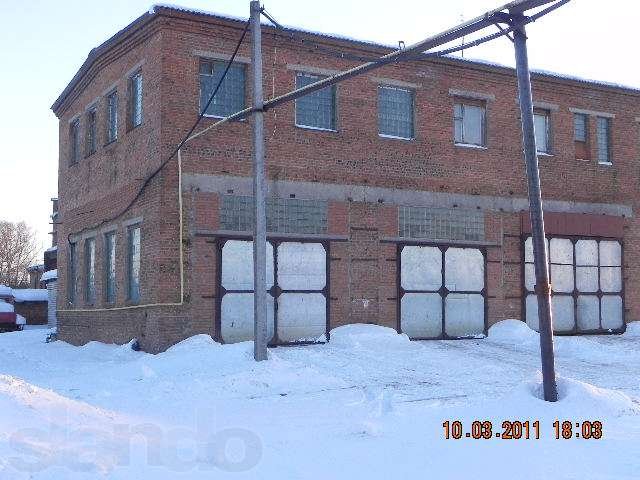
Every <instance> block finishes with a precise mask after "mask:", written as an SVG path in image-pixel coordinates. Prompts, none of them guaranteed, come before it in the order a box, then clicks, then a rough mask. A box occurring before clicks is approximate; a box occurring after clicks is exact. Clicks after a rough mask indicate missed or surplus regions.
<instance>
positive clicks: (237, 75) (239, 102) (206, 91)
mask: <svg viewBox="0 0 640 480" xmlns="http://www.w3.org/2000/svg"><path fill="white" fill-rule="evenodd" d="M226 66H227V62H223V61H217V60H201V61H200V112H202V111H203V110H204V108H205V106H206V105H207V102H208V101H209V99H210V98H211V95H212V94H213V91H214V90H215V88H216V86H217V85H218V82H220V79H221V78H222V74H223V73H224V70H225V68H226ZM244 108H245V67H244V65H239V64H232V65H231V66H230V67H229V71H228V72H227V75H226V77H224V80H223V81H222V84H221V85H220V88H219V89H218V93H216V96H215V97H214V98H213V100H212V101H211V103H210V104H209V107H208V108H207V110H206V112H204V113H205V114H206V115H210V116H213V117H227V116H229V115H231V114H234V113H236V112H239V111H240V110H242V109H244Z"/></svg>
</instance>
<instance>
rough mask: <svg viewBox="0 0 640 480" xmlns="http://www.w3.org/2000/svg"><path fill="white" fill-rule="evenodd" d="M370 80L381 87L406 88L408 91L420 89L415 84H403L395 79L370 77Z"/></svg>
mask: <svg viewBox="0 0 640 480" xmlns="http://www.w3.org/2000/svg"><path fill="white" fill-rule="evenodd" d="M370 80H371V81H372V82H374V83H377V84H378V85H380V86H381V87H385V86H389V87H400V88H408V89H410V90H418V89H419V88H420V85H418V84H417V83H411V82H404V81H402V80H396V79H395V78H385V77H370Z"/></svg>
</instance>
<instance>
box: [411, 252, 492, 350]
mask: <svg viewBox="0 0 640 480" xmlns="http://www.w3.org/2000/svg"><path fill="white" fill-rule="evenodd" d="M399 248H400V292H399V295H400V329H401V331H402V332H403V333H406V334H407V335H408V336H409V337H410V338H414V339H438V338H464V337H474V336H478V335H482V334H484V333H485V332H486V299H485V297H486V295H485V293H486V290H485V255H484V253H483V252H482V251H481V250H480V249H477V248H458V247H440V246H414V245H405V246H400V247H399Z"/></svg>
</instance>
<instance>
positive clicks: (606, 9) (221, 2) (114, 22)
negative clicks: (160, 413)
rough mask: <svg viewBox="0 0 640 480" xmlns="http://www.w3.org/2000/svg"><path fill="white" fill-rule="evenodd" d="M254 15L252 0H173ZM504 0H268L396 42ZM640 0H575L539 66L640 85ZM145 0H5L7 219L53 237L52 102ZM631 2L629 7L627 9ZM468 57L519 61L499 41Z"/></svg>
mask: <svg viewBox="0 0 640 480" xmlns="http://www.w3.org/2000/svg"><path fill="white" fill-rule="evenodd" d="M172 3H174V4H179V5H185V6H190V7H193V8H201V9H206V10H211V11H215V12H220V13H225V14H230V15H235V16H243V17H246V16H247V15H248V10H249V2H248V0H184V1H182V0H173V2H172ZM503 3H505V2H504V0H503V1H500V0H446V1H441V0H402V1H399V0H397V1H389V0H323V1H304V0H265V2H264V5H265V7H266V8H267V10H268V11H269V12H270V13H271V14H273V15H274V17H275V18H276V19H277V20H278V21H279V22H281V23H284V24H287V25H292V26H298V27H302V28H306V29H310V30H315V31H321V32H327V33H336V34H341V35H346V36H349V37H354V38H359V39H364V40H373V41H377V42H381V43H387V44H394V45H395V44H397V42H398V41H399V40H403V41H405V42H406V43H407V44H409V43H411V42H415V41H418V40H420V39H422V38H425V37H428V36H430V35H432V34H434V33H437V32H439V31H442V30H443V29H446V28H448V27H451V26H453V25H454V24H456V23H459V22H460V20H461V19H465V20H468V19H470V18H473V17H475V16H477V15H479V14H481V13H483V12H484V11H486V10H489V9H493V8H495V7H497V6H500V5H501V4H503ZM638 3H640V2H636V1H630V0H609V1H602V0H572V1H571V2H570V3H569V4H568V5H566V6H564V7H562V8H561V9H560V10H558V11H556V12H554V13H552V14H551V15H549V16H547V17H545V18H544V19H541V20H539V21H538V22H537V23H536V24H534V25H532V26H531V27H530V28H529V39H530V41H529V56H530V63H531V66H532V68H538V69H543V70H552V71H556V72H560V73H565V74H570V75H576V76H581V77H586V78H592V79H598V80H606V81H610V82H616V83H622V84H626V85H630V86H635V87H640V75H639V73H640V68H639V67H638V61H637V60H636V59H637V53H636V49H637V38H636V34H637V30H638V26H637V19H638V18H640V5H638ZM150 5H151V3H149V2H147V1H145V0H101V1H91V0H64V1H58V0H29V1H24V2H16V1H13V0H0V18H2V27H1V28H0V61H1V65H2V75H0V109H1V110H0V111H1V113H2V115H0V145H1V148H2V151H1V153H0V219H9V220H24V221H26V222H27V223H28V224H29V225H31V226H32V227H34V228H35V229H36V230H37V231H38V234H39V238H40V241H41V243H42V245H43V247H46V246H48V244H49V242H50V240H49V238H48V235H47V232H48V231H49V229H50V225H49V224H48V222H49V217H48V215H49V213H50V208H51V205H50V198H51V197H54V196H56V195H57V169H58V126H57V120H56V118H55V116H54V115H53V113H52V112H51V110H50V106H51V104H52V103H53V101H54V100H55V99H56V97H57V96H58V95H59V94H60V92H61V91H62V89H63V88H64V87H65V86H66V85H67V83H68V82H69V80H70V79H71V77H72V76H73V75H74V74H75V72H76V71H77V70H78V68H79V67H80V65H81V64H82V62H83V61H84V60H85V58H86V57H87V54H88V53H89V50H91V48H93V47H95V46H97V45H98V44H100V43H101V42H103V41H104V40H106V39H107V38H108V37H110V36H111V35H113V34H114V33H115V32H116V31H117V30H119V29H121V28H123V27H124V26H125V25H127V24H128V23H129V22H131V21H132V20H134V19H135V18H136V17H138V16H140V15H141V14H142V13H144V12H145V11H146V10H148V9H149V7H150ZM623 7H624V9H625V10H624V12H622V11H621V10H620V9H621V8H623ZM465 56H466V57H472V58H481V59H486V60H491V61H496V62H500V63H502V64H506V65H513V50H512V46H511V44H510V42H509V41H508V40H506V39H499V40H497V41H494V42H492V43H491V44H488V45H485V46H481V47H478V48H475V49H473V50H467V51H466V53H465Z"/></svg>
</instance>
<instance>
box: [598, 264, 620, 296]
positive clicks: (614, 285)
mask: <svg viewBox="0 0 640 480" xmlns="http://www.w3.org/2000/svg"><path fill="white" fill-rule="evenodd" d="M600 290H602V291H603V292H612V293H615V292H620V291H622V268H621V267H600Z"/></svg>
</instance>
